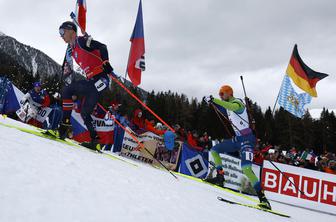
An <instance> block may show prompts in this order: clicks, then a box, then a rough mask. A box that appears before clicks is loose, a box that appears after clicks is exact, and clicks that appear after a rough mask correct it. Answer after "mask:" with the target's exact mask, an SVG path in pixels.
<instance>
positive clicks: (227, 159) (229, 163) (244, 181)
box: [209, 154, 260, 193]
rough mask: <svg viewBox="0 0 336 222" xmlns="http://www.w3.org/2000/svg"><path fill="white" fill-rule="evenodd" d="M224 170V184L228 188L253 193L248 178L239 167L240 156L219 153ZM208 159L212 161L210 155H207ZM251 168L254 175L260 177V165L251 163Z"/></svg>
mask: <svg viewBox="0 0 336 222" xmlns="http://www.w3.org/2000/svg"><path fill="white" fill-rule="evenodd" d="M220 157H221V159H222V165H223V170H224V177H225V184H224V186H225V187H227V188H230V189H234V190H238V191H244V192H247V193H254V189H253V188H252V187H251V184H250V183H249V180H248V178H247V177H246V176H245V175H244V174H243V171H242V169H241V166H240V163H241V160H240V158H236V157H233V156H230V155H226V154H220ZM209 159H210V161H213V159H212V155H209ZM252 169H253V172H254V173H255V175H256V176H257V177H258V179H260V166H258V165H255V164H252Z"/></svg>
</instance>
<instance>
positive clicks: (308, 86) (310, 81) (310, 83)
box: [286, 44, 328, 97]
mask: <svg viewBox="0 0 336 222" xmlns="http://www.w3.org/2000/svg"><path fill="white" fill-rule="evenodd" d="M286 73H287V75H288V76H290V77H291V79H292V80H293V82H294V83H295V84H296V85H297V86H298V87H299V88H301V89H302V90H303V91H305V92H307V93H308V94H310V95H311V96H314V97H317V92H316V89H315V87H316V83H317V82H318V81H320V80H321V79H323V78H325V77H327V76H328V75H327V74H325V73H320V72H315V71H314V70H312V69H311V68H309V67H308V66H307V65H306V64H305V63H304V62H303V61H302V59H301V57H300V55H299V52H298V50H297V45H296V44H295V46H294V49H293V53H292V57H291V58H290V61H289V64H288V67H287V71H286Z"/></svg>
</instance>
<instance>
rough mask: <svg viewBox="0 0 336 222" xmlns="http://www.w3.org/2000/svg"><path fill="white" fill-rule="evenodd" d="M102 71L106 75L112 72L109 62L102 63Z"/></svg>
mask: <svg viewBox="0 0 336 222" xmlns="http://www.w3.org/2000/svg"><path fill="white" fill-rule="evenodd" d="M103 70H104V72H105V73H106V74H110V73H111V72H113V68H112V66H111V64H110V63H109V61H105V62H104V64H103Z"/></svg>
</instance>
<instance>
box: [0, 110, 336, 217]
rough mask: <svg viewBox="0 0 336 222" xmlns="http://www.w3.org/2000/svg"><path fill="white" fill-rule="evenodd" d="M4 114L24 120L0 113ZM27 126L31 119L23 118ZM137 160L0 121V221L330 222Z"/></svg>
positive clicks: (2, 119)
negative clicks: (259, 206) (260, 206)
mask: <svg viewBox="0 0 336 222" xmlns="http://www.w3.org/2000/svg"><path fill="white" fill-rule="evenodd" d="M0 122H1V123H5V124H10V125H15V124H16V125H17V124H19V125H21V126H25V125H24V124H21V123H18V122H16V121H14V120H11V119H9V118H3V117H2V116H0ZM25 127H26V126H25ZM137 165H138V166H134V165H131V164H129V163H126V162H123V161H119V160H113V159H110V158H107V157H106V156H103V155H100V154H95V153H92V152H89V151H87V150H85V149H78V148H75V147H73V146H69V145H66V144H63V143H59V142H55V141H52V140H48V139H44V138H41V137H37V136H34V135H31V134H28V133H25V132H22V131H19V130H17V129H14V128H8V127H5V126H2V125H0V221H1V222H14V221H25V222H28V221H31V222H40V221H41V222H42V221H43V222H46V221H48V222H54V221H55V222H61V221H62V222H65V221H69V222H70V221H71V222H76V221H80V222H86V221H92V222H99V221H104V222H105V221H132V222H133V221H138V222H151V221H153V222H154V221H155V222H159V221H168V222H173V221H192V222H197V221H206V222H209V221H211V222H217V221H225V222H231V221H248V222H263V221H265V222H269V221H272V222H281V221H302V222H303V221H304V222H316V221H323V222H331V221H335V220H336V217H335V216H331V215H327V214H321V213H317V212H313V211H309V210H305V209H301V208H296V207H292V206H287V205H284V204H280V203H276V202H271V204H272V206H273V209H274V210H277V211H280V212H283V213H286V214H289V215H290V216H291V218H283V217H280V216H277V215H273V214H270V213H266V212H262V211H258V210H255V209H250V208H246V207H242V206H237V205H230V204H227V203H223V202H220V201H218V200H217V199H216V198H217V196H219V195H220V196H223V197H226V198H231V199H232V200H239V201H242V202H246V203H248V202H249V201H248V200H247V199H244V198H242V197H238V196H236V195H233V194H230V193H229V192H227V191H225V190H221V189H217V188H215V187H212V186H209V185H206V184H202V183H199V182H197V181H193V180H190V179H187V178H184V177H180V176H179V180H176V179H175V178H174V177H172V175H170V174H169V173H167V172H165V171H163V170H159V169H156V168H153V167H151V166H148V165H144V164H141V163H137ZM250 203H251V202H250Z"/></svg>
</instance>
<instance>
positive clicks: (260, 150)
mask: <svg viewBox="0 0 336 222" xmlns="http://www.w3.org/2000/svg"><path fill="white" fill-rule="evenodd" d="M263 160H270V161H273V162H278V163H283V164H288V165H293V166H297V167H302V168H306V169H311V170H318V171H321V172H326V173H331V174H335V175H336V154H335V153H332V152H324V153H323V154H321V155H316V154H315V153H314V151H313V150H309V149H305V150H298V149H297V148H295V147H292V148H291V149H289V150H285V149H281V148H280V147H278V146H274V147H273V146H271V145H268V146H266V145H263V146H261V147H259V146H257V147H256V149H255V153H254V162H255V163H256V164H259V165H261V164H262V161H263Z"/></svg>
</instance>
